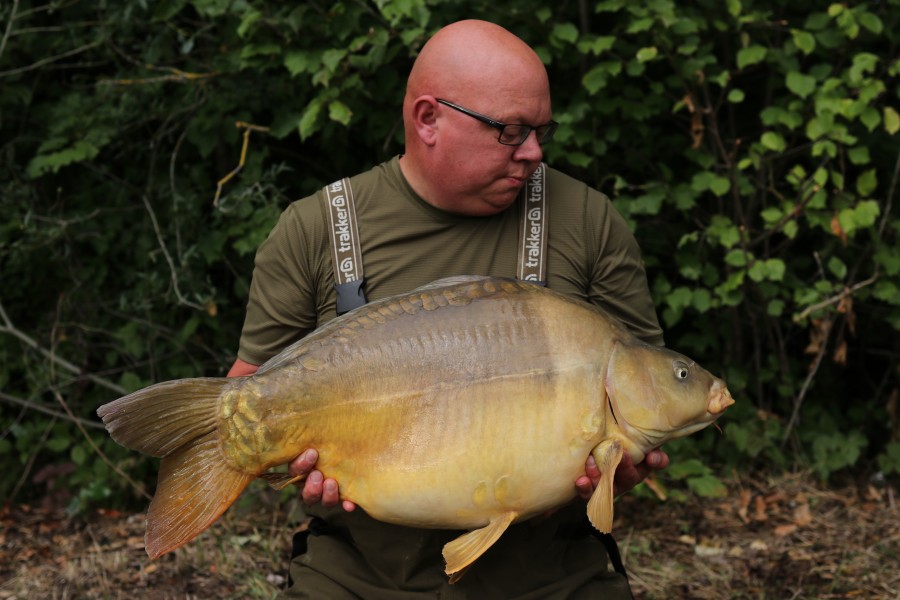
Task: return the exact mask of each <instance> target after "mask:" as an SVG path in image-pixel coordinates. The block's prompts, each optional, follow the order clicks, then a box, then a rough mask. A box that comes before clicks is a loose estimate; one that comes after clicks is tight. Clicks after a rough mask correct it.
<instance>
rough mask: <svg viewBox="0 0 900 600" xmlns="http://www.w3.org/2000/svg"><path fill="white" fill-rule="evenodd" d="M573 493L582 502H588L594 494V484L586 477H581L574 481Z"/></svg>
mask: <svg viewBox="0 0 900 600" xmlns="http://www.w3.org/2000/svg"><path fill="white" fill-rule="evenodd" d="M575 491H576V492H577V493H578V497H579V498H581V499H582V500H590V499H591V495H592V494H593V493H594V483H593V482H592V481H591V478H590V477H588V476H587V475H582V476H581V477H579V478H578V479H576V480H575Z"/></svg>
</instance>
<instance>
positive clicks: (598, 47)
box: [578, 35, 616, 56]
mask: <svg viewBox="0 0 900 600" xmlns="http://www.w3.org/2000/svg"><path fill="white" fill-rule="evenodd" d="M615 43H616V37H615V36H612V35H601V36H597V37H596V38H594V39H581V40H578V51H579V52H581V53H582V54H587V53H588V52H590V53H591V54H593V55H594V56H600V55H601V54H603V53H604V52H606V51H607V50H609V49H610V48H612V47H613V44H615Z"/></svg>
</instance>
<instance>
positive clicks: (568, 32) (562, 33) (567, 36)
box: [550, 23, 578, 44]
mask: <svg viewBox="0 0 900 600" xmlns="http://www.w3.org/2000/svg"><path fill="white" fill-rule="evenodd" d="M550 38H551V39H556V40H560V41H563V42H568V43H570V44H574V43H575V41H576V40H578V28H577V27H575V26H574V25H572V24H571V23H558V24H556V25H554V26H553V31H551V32H550Z"/></svg>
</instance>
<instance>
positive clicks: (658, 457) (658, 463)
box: [644, 449, 669, 471]
mask: <svg viewBox="0 0 900 600" xmlns="http://www.w3.org/2000/svg"><path fill="white" fill-rule="evenodd" d="M644 462H645V463H647V466H648V467H649V468H650V470H652V471H659V470H661V469H665V468H666V467H668V466H669V455H668V454H666V453H665V452H663V451H662V450H659V449H657V450H651V451H650V452H648V453H647V457H646V458H645V459H644Z"/></svg>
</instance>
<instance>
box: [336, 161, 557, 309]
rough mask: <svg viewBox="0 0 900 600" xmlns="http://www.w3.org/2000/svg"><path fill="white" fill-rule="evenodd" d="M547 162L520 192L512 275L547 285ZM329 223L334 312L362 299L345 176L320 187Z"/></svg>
mask: <svg viewBox="0 0 900 600" xmlns="http://www.w3.org/2000/svg"><path fill="white" fill-rule="evenodd" d="M546 173H547V165H545V164H544V163H541V164H540V165H539V166H538V168H537V169H536V170H535V172H534V173H532V174H531V177H529V178H528V181H526V182H525V186H524V187H523V188H522V192H521V193H520V200H519V201H520V203H521V204H522V206H521V207H520V210H519V264H518V270H517V274H516V276H517V277H518V278H519V279H521V280H523V281H530V282H532V283H536V284H537V285H540V286H546V285H547V185H546ZM324 192H325V203H326V205H327V206H326V208H327V212H328V224H329V226H330V227H331V261H332V263H333V265H334V289H335V291H336V292H337V314H339V315H342V314H344V313H346V312H349V311H351V310H353V309H354V308H359V307H360V306H363V305H364V304H365V303H366V293H365V291H364V290H363V284H364V283H365V278H364V277H363V262H362V250H361V249H360V244H359V231H358V228H357V225H356V205H355V203H354V202H353V190H352V188H351V187H350V180H349V179H347V178H344V179H341V180H340V181H335V182H334V183H332V184H330V185H326V186H325V188H324Z"/></svg>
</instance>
